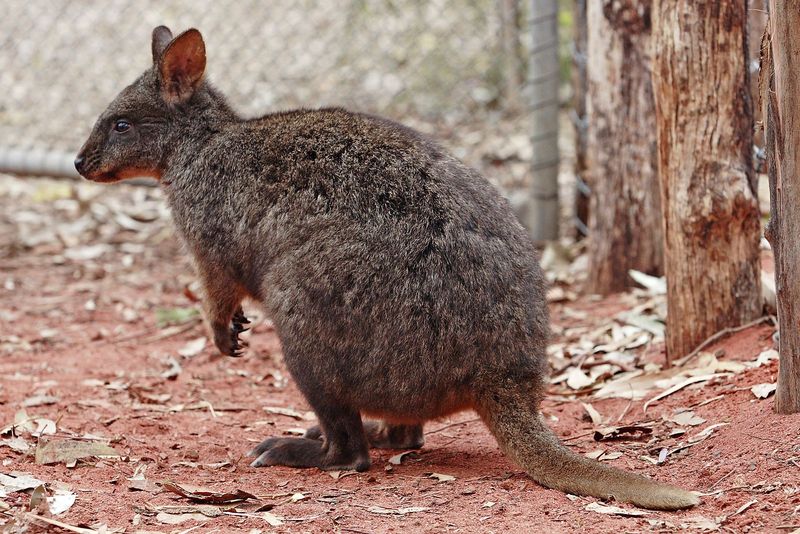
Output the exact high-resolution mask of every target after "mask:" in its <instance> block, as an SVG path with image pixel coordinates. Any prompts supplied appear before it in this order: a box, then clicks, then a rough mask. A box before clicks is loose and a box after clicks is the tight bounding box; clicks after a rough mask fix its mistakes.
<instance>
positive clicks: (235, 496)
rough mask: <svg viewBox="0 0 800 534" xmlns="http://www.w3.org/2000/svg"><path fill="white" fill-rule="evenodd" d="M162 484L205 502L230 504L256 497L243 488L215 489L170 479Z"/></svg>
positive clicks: (189, 497) (187, 496)
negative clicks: (179, 482)
mask: <svg viewBox="0 0 800 534" xmlns="http://www.w3.org/2000/svg"><path fill="white" fill-rule="evenodd" d="M161 486H162V487H163V488H164V489H166V490H168V491H171V492H172V493H177V494H178V495H180V496H182V497H186V498H187V499H189V500H192V501H195V502H198V503H203V504H229V503H235V502H241V501H246V500H248V499H256V496H255V495H253V494H252V493H248V492H246V491H244V490H241V489H236V490H234V491H215V490H212V489H209V488H204V487H201V486H193V485H191V484H178V483H176V482H172V481H169V480H166V481H164V482H162V483H161Z"/></svg>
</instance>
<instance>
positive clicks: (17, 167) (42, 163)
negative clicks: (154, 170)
mask: <svg viewBox="0 0 800 534" xmlns="http://www.w3.org/2000/svg"><path fill="white" fill-rule="evenodd" d="M76 153H77V152H74V153H71V152H61V151H57V150H43V149H36V148H27V149H26V148H14V147H5V146H0V172H4V173H8V174H16V175H20V176H47V177H51V178H71V179H73V180H78V179H82V178H81V175H80V174H78V172H77V171H76V170H75V165H74V163H73V161H74V160H75V154H76ZM125 183H128V184H132V185H146V186H150V187H153V186H155V185H158V182H156V181H155V180H152V179H150V178H133V179H131V180H125Z"/></svg>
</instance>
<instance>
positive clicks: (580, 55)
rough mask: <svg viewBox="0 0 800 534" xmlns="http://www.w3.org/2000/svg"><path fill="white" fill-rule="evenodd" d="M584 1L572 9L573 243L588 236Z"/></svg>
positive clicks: (588, 189) (579, 0)
mask: <svg viewBox="0 0 800 534" xmlns="http://www.w3.org/2000/svg"><path fill="white" fill-rule="evenodd" d="M586 2H587V0H575V5H574V6H573V10H572V13H573V17H572V21H573V22H572V24H573V48H572V111H573V115H572V124H573V126H574V127H575V201H574V205H575V232H574V235H575V239H577V240H580V239H582V238H583V237H585V236H587V235H588V234H589V196H590V193H591V191H590V187H591V185H589V173H588V172H587V161H586V160H587V151H588V148H587V147H588V140H587V132H586V130H587V125H586V93H587V80H586V41H587V35H588V26H587V22H586Z"/></svg>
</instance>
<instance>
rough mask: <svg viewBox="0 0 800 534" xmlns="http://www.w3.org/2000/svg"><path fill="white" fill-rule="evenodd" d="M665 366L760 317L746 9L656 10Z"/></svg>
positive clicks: (738, 5) (735, 5) (690, 6)
mask: <svg viewBox="0 0 800 534" xmlns="http://www.w3.org/2000/svg"><path fill="white" fill-rule="evenodd" d="M653 23H654V24H653V28H654V35H653V37H654V65H653V76H654V77H653V84H654V92H655V100H656V114H657V122H658V152H659V174H660V176H661V200H662V201H661V206H662V210H663V214H664V217H663V219H664V237H665V260H666V261H665V271H666V275H667V310H668V315H667V340H666V341H667V358H668V361H669V359H670V358H677V357H680V356H683V355H685V354H687V353H688V352H690V351H691V350H692V349H694V348H695V347H696V346H697V345H698V344H699V343H701V342H702V341H703V340H704V339H706V338H707V337H709V336H710V335H712V334H714V333H715V332H717V331H719V330H721V329H723V328H726V327H732V326H737V325H740V324H743V323H745V322H748V321H750V320H752V319H754V318H756V317H758V316H759V315H760V311H761V298H760V290H761V288H760V283H759V280H760V278H759V240H760V224H759V212H758V201H757V189H756V182H755V179H754V173H753V169H752V139H753V118H752V117H753V114H752V104H751V100H750V91H749V87H748V83H749V74H748V70H747V32H746V28H747V2H742V1H737V0H720V1H718V2H700V1H697V0H654V2H653Z"/></svg>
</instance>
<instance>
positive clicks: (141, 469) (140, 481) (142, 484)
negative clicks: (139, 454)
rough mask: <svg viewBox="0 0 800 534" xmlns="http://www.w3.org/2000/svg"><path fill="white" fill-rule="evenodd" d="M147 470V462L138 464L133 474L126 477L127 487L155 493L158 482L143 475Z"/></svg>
mask: <svg viewBox="0 0 800 534" xmlns="http://www.w3.org/2000/svg"><path fill="white" fill-rule="evenodd" d="M146 471H147V464H139V465H137V466H136V469H135V470H134V472H133V475H132V476H130V477H128V489H129V490H131V491H146V492H148V493H155V492H156V491H158V490H159V488H158V484H156V483H155V482H153V481H152V480H148V479H147V478H146V477H145V472H146Z"/></svg>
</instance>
